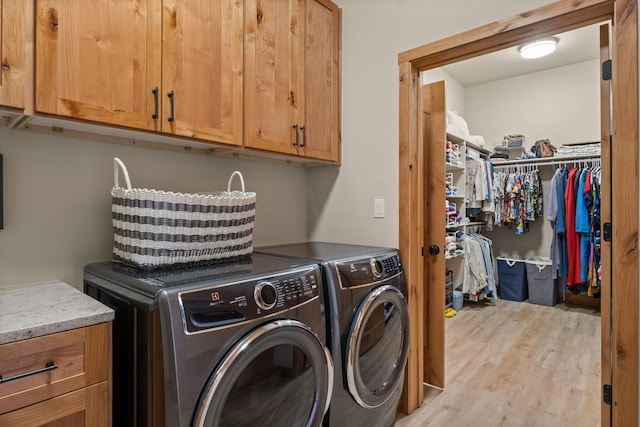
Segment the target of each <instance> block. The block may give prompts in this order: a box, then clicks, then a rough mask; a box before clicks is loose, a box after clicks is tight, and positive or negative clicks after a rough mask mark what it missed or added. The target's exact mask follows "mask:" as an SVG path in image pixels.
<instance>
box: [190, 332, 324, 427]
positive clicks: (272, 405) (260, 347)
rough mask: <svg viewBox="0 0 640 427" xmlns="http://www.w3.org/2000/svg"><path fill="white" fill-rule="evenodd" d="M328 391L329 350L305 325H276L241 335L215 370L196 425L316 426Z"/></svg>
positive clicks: (195, 419)
mask: <svg viewBox="0 0 640 427" xmlns="http://www.w3.org/2000/svg"><path fill="white" fill-rule="evenodd" d="M332 391H333V365H332V362H331V356H330V354H329V351H328V350H327V348H326V347H325V346H324V345H323V344H322V342H321V341H320V340H319V339H318V337H317V336H316V335H315V334H314V333H313V332H312V330H311V329H310V328H309V327H308V326H306V325H304V324H303V323H301V322H298V321H295V320H277V321H274V322H271V323H268V324H265V325H263V326H260V327H259V328H256V329H255V330H253V331H252V332H251V333H249V334H248V335H247V336H245V337H244V338H243V339H242V340H240V341H239V342H238V343H236V345H234V347H233V348H232V349H231V350H230V351H229V353H228V354H227V356H226V357H225V358H224V359H223V360H222V362H221V363H220V364H219V365H218V366H217V367H216V370H215V371H214V373H213V374H212V375H211V378H210V379H209V381H208V383H207V386H206V387H205V389H204V390H203V393H202V396H201V398H200V402H199V404H198V407H197V408H196V414H195V418H194V426H198V427H204V426H207V427H213V426H216V427H217V426H234V427H242V426H247V427H249V426H251V427H255V426H261V425H262V426H269V427H290V426H293V425H295V426H308V427H312V426H313V427H316V426H320V425H321V424H322V418H323V417H324V414H325V412H326V410H327V408H328V405H329V401H330V399H331V393H332Z"/></svg>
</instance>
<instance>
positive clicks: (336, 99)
mask: <svg viewBox="0 0 640 427" xmlns="http://www.w3.org/2000/svg"><path fill="white" fill-rule="evenodd" d="M340 25H341V10H340V9H339V8H338V7H337V6H336V5H335V4H333V3H332V2H330V1H326V0H305V2H304V31H303V33H304V39H303V40H304V46H303V53H302V54H300V55H298V58H300V59H302V60H303V61H304V64H303V65H302V66H303V69H304V82H303V84H304V119H303V120H301V121H300V122H301V123H303V126H304V129H303V150H304V155H305V156H306V157H312V158H316V159H322V160H330V161H334V162H339V161H340V45H341V36H340V34H341V27H340Z"/></svg>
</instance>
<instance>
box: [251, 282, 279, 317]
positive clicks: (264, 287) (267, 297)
mask: <svg viewBox="0 0 640 427" xmlns="http://www.w3.org/2000/svg"><path fill="white" fill-rule="evenodd" d="M253 297H254V299H255V300H256V304H257V305H258V307H260V308H261V309H263V310H271V309H272V308H273V307H274V306H275V305H276V302H277V301H278V291H277V290H276V288H275V286H273V285H272V284H271V282H259V283H258V284H257V285H256V287H255V289H254V291H253Z"/></svg>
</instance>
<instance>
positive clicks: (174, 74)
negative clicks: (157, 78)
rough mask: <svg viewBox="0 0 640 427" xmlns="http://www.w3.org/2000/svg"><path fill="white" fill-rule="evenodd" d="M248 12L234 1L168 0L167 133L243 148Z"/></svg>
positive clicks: (164, 120) (164, 72) (164, 27)
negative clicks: (243, 51) (243, 57)
mask: <svg viewBox="0 0 640 427" xmlns="http://www.w3.org/2000/svg"><path fill="white" fill-rule="evenodd" d="M243 12H244V11H243V4H242V2H237V1H234V0H219V1H206V2H184V1H176V0H164V2H163V25H162V36H163V37H162V38H163V44H162V90H161V97H162V100H163V101H162V117H161V121H162V131H163V132H168V133H174V134H177V135H182V136H187V137H194V138H199V139H206V140H210V141H216V142H223V143H227V144H234V145H242V72H243V71H242V68H243V63H242V61H243V59H242V47H243V25H244V23H243ZM170 93H171V94H172V95H171V97H170V96H169V94H170ZM172 104H173V105H172Z"/></svg>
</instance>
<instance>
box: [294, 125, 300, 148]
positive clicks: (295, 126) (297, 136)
mask: <svg viewBox="0 0 640 427" xmlns="http://www.w3.org/2000/svg"><path fill="white" fill-rule="evenodd" d="M292 127H293V130H295V131H296V140H295V141H294V142H293V146H294V147H297V146H298V145H300V140H299V138H300V133H299V127H298V125H297V124H296V125H293V126H292Z"/></svg>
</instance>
